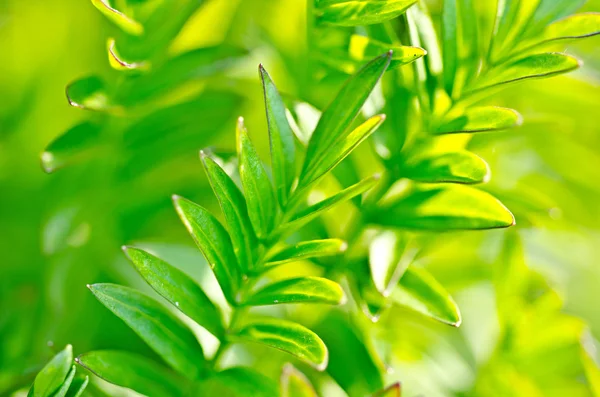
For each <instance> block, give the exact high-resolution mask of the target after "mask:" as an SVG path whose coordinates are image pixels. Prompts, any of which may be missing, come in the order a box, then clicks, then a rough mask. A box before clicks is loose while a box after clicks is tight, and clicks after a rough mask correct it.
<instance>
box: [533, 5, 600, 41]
mask: <svg viewBox="0 0 600 397" xmlns="http://www.w3.org/2000/svg"><path fill="white" fill-rule="evenodd" d="M598 34H600V13H597V12H589V13H583V14H576V15H572V16H570V17H567V18H564V19H561V20H559V21H556V22H554V23H552V24H551V25H549V26H547V27H546V29H544V32H543V34H541V35H540V36H539V37H534V38H532V39H531V40H530V41H529V42H528V43H529V44H524V45H523V46H522V47H525V48H526V49H527V50H529V49H532V48H535V47H537V46H539V45H542V44H547V43H551V42H555V41H559V40H568V39H580V38H584V37H591V36H595V35H598ZM532 43H533V44H532Z"/></svg>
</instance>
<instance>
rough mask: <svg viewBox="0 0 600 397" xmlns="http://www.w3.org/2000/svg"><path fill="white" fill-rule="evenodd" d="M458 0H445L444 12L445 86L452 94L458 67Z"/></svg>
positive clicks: (449, 93)
mask: <svg viewBox="0 0 600 397" xmlns="http://www.w3.org/2000/svg"><path fill="white" fill-rule="evenodd" d="M456 3H457V0H444V8H443V12H442V18H443V23H442V56H443V65H444V86H445V88H446V92H448V95H450V96H452V91H453V88H454V80H455V77H456V70H457V68H458V25H459V15H458V9H457V4H456Z"/></svg>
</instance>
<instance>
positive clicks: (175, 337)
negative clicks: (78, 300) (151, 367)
mask: <svg viewBox="0 0 600 397" xmlns="http://www.w3.org/2000/svg"><path fill="white" fill-rule="evenodd" d="M88 288H89V289H90V290H91V291H92V293H93V294H94V295H95V296H96V298H97V299H98V300H99V301H100V302H101V303H102V304H103V305H104V306H106V307H107V308H108V309H109V310H110V311H112V312H113V313H114V314H115V315H117V316H118V317H119V318H120V319H121V320H123V321H124V322H125V323H126V324H127V325H128V326H129V327H130V328H131V329H132V330H133V331H134V332H135V333H136V334H138V335H139V337H140V338H142V339H143V340H144V341H145V342H146V343H147V344H148V346H150V347H151V348H152V349H153V350H154V351H155V352H156V353H158V355H159V356H161V357H162V358H163V360H165V362H167V363H168V364H169V365H170V366H171V367H172V368H174V369H175V370H177V371H178V372H180V373H181V374H183V375H185V376H187V377H189V378H196V377H197V376H198V374H200V372H202V371H203V367H204V364H205V361H204V353H203V352H202V347H201V346H200V344H199V343H198V340H197V339H196V337H195V336H194V334H193V333H192V332H191V331H190V330H189V329H188V328H187V327H186V326H185V325H184V324H183V323H182V322H181V320H179V319H178V318H177V317H175V316H173V315H172V314H171V313H169V312H168V311H167V310H166V309H165V308H164V307H163V306H161V305H160V304H159V303H158V302H156V301H155V300H154V299H152V298H150V297H148V296H147V295H144V294H142V293H141V292H138V291H136V290H134V289H132V288H128V287H123V286H120V285H115V284H94V285H89V286H88Z"/></svg>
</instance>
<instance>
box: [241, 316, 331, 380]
mask: <svg viewBox="0 0 600 397" xmlns="http://www.w3.org/2000/svg"><path fill="white" fill-rule="evenodd" d="M235 338H236V339H238V340H241V341H247V342H256V343H262V344H265V345H267V346H270V347H273V348H275V349H279V350H283V351H285V352H287V353H290V354H292V355H294V356H296V357H298V358H299V359H301V360H303V361H306V362H307V363H309V364H311V365H312V366H314V367H315V368H316V369H317V370H319V371H322V370H324V369H325V367H327V361H328V353H327V347H326V346H325V344H324V343H323V341H322V340H321V339H320V338H319V337H318V336H317V334H315V333H314V332H312V331H311V330H309V329H308V328H306V327H304V326H302V325H300V324H298V323H294V322H291V321H286V320H280V319H272V318H264V319H256V320H253V321H252V322H249V323H248V324H246V325H245V326H243V327H242V328H241V329H239V330H238V331H236V332H235Z"/></svg>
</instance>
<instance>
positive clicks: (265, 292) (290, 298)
mask: <svg viewBox="0 0 600 397" xmlns="http://www.w3.org/2000/svg"><path fill="white" fill-rule="evenodd" d="M345 301H346V297H345V296H344V290H342V287H340V285H339V284H337V283H335V282H333V281H331V280H328V279H326V278H321V277H299V278H292V279H288V280H283V281H279V282H276V283H273V284H270V285H267V286H266V287H264V288H262V289H260V290H258V291H256V292H254V293H253V294H252V295H251V296H250V297H249V298H248V299H247V300H246V302H244V303H245V304H246V305H249V306H264V305H276V304H282V303H328V304H332V305H340V304H343V303H344V302H345Z"/></svg>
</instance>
